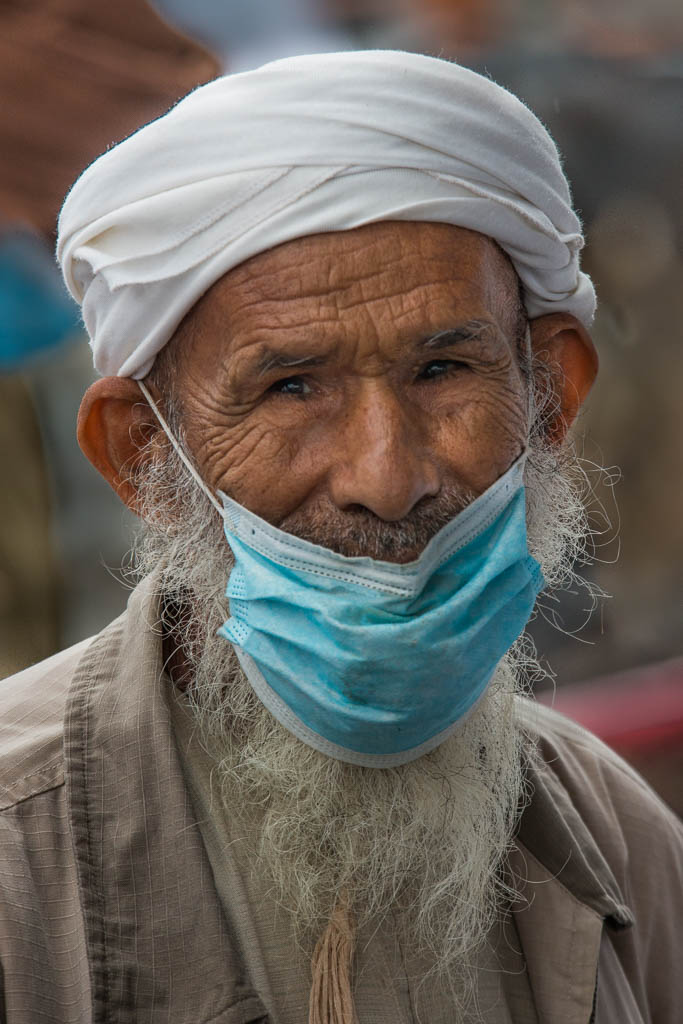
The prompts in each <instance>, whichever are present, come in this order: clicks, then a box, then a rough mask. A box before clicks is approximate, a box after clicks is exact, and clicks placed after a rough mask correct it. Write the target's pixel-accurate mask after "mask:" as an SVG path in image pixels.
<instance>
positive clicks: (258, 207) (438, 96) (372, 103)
mask: <svg viewBox="0 0 683 1024" xmlns="http://www.w3.org/2000/svg"><path fill="white" fill-rule="evenodd" d="M382 220H406V221H432V222H439V223H446V224H454V225H458V226H460V227H465V228H470V229H472V230H475V231H479V232H481V233H482V234H485V235H488V236H490V237H491V238H493V239H494V240H495V241H496V242H497V243H498V244H499V245H500V246H501V248H502V249H503V250H504V251H505V252H507V254H508V255H509V257H510V259H511V260H512V263H513V265H514V267H515V269H516V271H517V274H518V276H519V278H520V280H521V282H522V286H523V294H524V300H525V305H526V308H527V312H528V314H529V316H530V317H535V316H539V315H541V314H543V313H548V312H553V311H557V310H565V311H568V312H570V313H573V314H574V315H575V316H577V317H578V319H579V320H581V321H582V322H583V323H584V324H585V325H586V326H589V325H590V323H591V321H592V318H593V315H594V311H595V292H594V289H593V286H592V283H591V281H590V278H589V277H588V276H587V275H586V274H584V273H583V272H582V271H581V270H580V266H579V254H580V251H581V248H582V246H583V238H582V235H581V224H580V222H579V219H578V217H577V215H576V214H575V213H574V211H573V209H572V204H571V196H570V193H569V186H568V184H567V181H566V178H565V176H564V173H563V171H562V167H561V164H560V160H559V157H558V153H557V149H556V147H555V144H554V143H553V141H552V139H551V137H550V135H549V134H548V132H547V131H546V129H545V128H544V127H543V125H542V124H541V122H540V121H539V120H538V119H537V118H536V117H535V115H534V114H532V113H531V111H530V110H529V109H528V108H527V107H526V106H524V104H523V103H522V102H521V101H520V100H518V99H517V98H516V97H514V96H513V95H512V94H511V93H509V92H507V91H506V90H505V89H503V88H501V87H500V86H498V85H496V84H495V83H494V82H492V81H491V80H490V79H488V78H484V77H483V76H481V75H478V74H476V73H475V72H473V71H470V70H468V69H466V68H463V67H461V66H460V65H457V64H452V63H449V62H448V61H444V60H440V59H437V58H433V57H425V56H420V55H418V54H410V53H402V52H397V51H390V50H379V51H359V52H352V53H338V54H320V55H311V56H305V57H292V58H287V59H285V60H279V61H274V62H272V63H270V64H266V65H264V66H263V67H261V68H258V69H257V70H255V71H249V72H245V73H243V74H238V75H227V76H224V77H222V78H218V79H216V80H215V81H213V82H210V83H209V84H208V85H205V86H202V87H200V88H198V89H196V90H195V91H194V92H192V93H190V94H189V95H188V96H187V97H186V98H185V99H184V100H182V101H181V102H180V103H179V104H178V105H177V106H175V107H173V108H172V109H171V110H170V111H169V112H168V113H167V114H165V115H164V116H163V117H161V118H159V119H158V120H156V121H153V122H151V123H150V124H148V125H146V126H145V127H144V128H141V129H140V130H139V131H138V132H136V133H135V134H134V135H132V136H130V138H128V139H126V140H124V141H123V142H121V143H120V144H119V145H117V146H115V147H114V148H113V149H111V150H109V151H108V152H106V153H104V154H103V155H102V156H101V157H99V158H98V159H97V160H96V161H95V162H94V163H93V164H91V165H90V167H88V168H87V169H86V171H85V172H84V173H83V174H82V175H81V177H80V178H79V179H78V181H77V182H76V184H75V185H74V186H73V188H72V190H71V192H70V193H69V195H68V196H67V199H66V201H65V203H64V207H63V209H62V213H61V215H60V219H59V238H58V246H57V254H58V258H59V260H60V263H61V266H62V270H63V273H64V278H65V281H66V283H67V287H68V288H69V290H70V292H71V294H72V295H73V296H74V298H75V299H76V300H77V301H78V302H80V303H81V305H82V312H83V319H84V322H85V325H86V328H87V330H88V333H89V335H90V339H91V346H92V349H93V356H94V362H95V367H96V368H97V370H98V371H99V372H100V373H103V374H116V375H119V376H128V377H136V378H141V377H144V376H145V375H146V374H147V373H148V372H149V370H150V369H151V366H152V364H153V362H154V358H155V356H156V354H157V353H158V352H159V351H160V350H161V349H162V348H163V346H164V345H165V344H166V343H167V341H168V340H169V339H170V337H171V336H172V334H173V332H174V330H175V329H176V327H177V326H178V324H179V323H180V321H181V320H182V318H183V316H184V315H185V314H186V313H187V312H188V310H189V309H191V307H192V306H193V305H194V304H195V302H196V301H197V300H198V299H199V298H200V296H201V295H202V294H203V293H204V292H205V291H206V290H207V289H208V288H209V287H210V286H211V285H212V284H213V283H214V282H215V281H216V280H217V279H218V278H219V277H221V276H222V274H224V273H226V272H227V271H228V270H230V269H231V268H232V267H235V266H237V265H238V264H239V263H241V262H243V261H244V260H246V259H248V258H249V257H251V256H254V255H256V254H257V253H259V252H262V251H264V250H266V249H270V248H272V247H273V246H275V245H278V244H280V243H282V242H285V241H289V240H291V239H294V238H299V237H302V236H305V235H310V234H317V233H320V232H325V231H338V230H348V229H351V228H354V227H360V226H361V225H363V224H369V223H372V222H375V221H382Z"/></svg>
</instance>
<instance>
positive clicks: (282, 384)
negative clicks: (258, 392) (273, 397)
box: [268, 377, 311, 398]
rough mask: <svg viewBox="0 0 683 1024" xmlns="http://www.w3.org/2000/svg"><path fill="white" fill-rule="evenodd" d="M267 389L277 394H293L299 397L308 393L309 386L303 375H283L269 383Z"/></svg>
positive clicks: (309, 390)
mask: <svg viewBox="0 0 683 1024" xmlns="http://www.w3.org/2000/svg"><path fill="white" fill-rule="evenodd" d="M268 390H269V391H270V392H272V393H274V394H277V395H294V396H295V397H297V398H301V397H303V396H304V395H308V394H310V392H311V386H310V384H309V383H308V382H307V381H306V380H304V378H303V377H284V378H283V379H282V380H278V381H276V382H275V383H274V384H271V386H270V387H269V388H268Z"/></svg>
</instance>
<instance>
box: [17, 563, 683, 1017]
mask: <svg viewBox="0 0 683 1024" xmlns="http://www.w3.org/2000/svg"><path fill="white" fill-rule="evenodd" d="M171 707H172V699H171V689H170V683H169V680H168V678H167V676H166V675H165V673H164V671H163V663H162V652H161V638H160V631H159V627H158V604H157V601H156V599H155V597H154V594H153V589H152V587H151V585H150V583H149V581H145V582H143V583H142V584H141V585H140V586H139V587H138V588H137V589H136V590H135V591H134V592H133V594H132V595H131V599H130V603H129V607H128V611H127V612H126V613H125V614H124V615H123V616H121V617H120V618H119V619H117V620H116V622H114V623H112V625H111V626H109V627H107V629H105V630H104V631H103V632H102V633H101V634H99V635H98V636H97V637H95V638H94V639H92V640H91V641H85V642H83V643H82V644H79V645H77V646H76V647H75V648H71V649H70V650H68V651H65V652H63V653H62V654H59V655H56V656H55V657H54V658H50V659H48V660H47V661H45V662H42V663H41V664H39V665H36V666H34V667H33V668H31V669H28V670H26V671H25V672H22V673H19V674H18V675H16V676H12V677H10V678H9V679H6V680H4V681H2V682H0V966H1V967H2V974H1V978H0V1020H1V1021H6V1022H7V1024H38V1022H41V1021H45V1022H54V1024H62V1022H64V1024H80V1022H83V1024H86V1022H87V1024H90V1022H92V1024H105V1022H106V1024H114V1022H121V1024H123V1022H126V1024H129V1022H133V1021H134V1022H136V1024H137V1022H140V1024H162V1022H163V1024H190V1022H192V1024H251V1022H262V1024H265V1022H268V1021H270V1022H271V1024H273V1022H277V1021H281V1022H282V1024H285V1022H286V1021H288V1020H290V1019H291V1020H295V1019H296V1020H297V1021H299V1020H302V1018H301V1016H300V1014H301V1005H302V998H303V997H302V992H305V993H306V996H307V985H308V980H309V979H308V977H307V975H306V973H305V968H306V965H305V964H303V965H301V968H300V969H299V967H298V966H297V964H296V958H295V956H294V951H293V950H292V948H291V945H290V946H289V948H285V949H284V951H283V948H282V944H283V943H287V942H289V939H288V937H287V931H286V927H285V926H283V925H282V922H279V923H278V922H277V921H276V920H275V913H276V912H275V910H274V908H273V907H272V906H269V905H268V896H267V893H266V892H264V891H263V887H261V888H259V885H258V879H256V880H255V881H254V880H253V879H252V880H250V879H249V877H248V876H249V872H248V871H245V870H244V864H243V863H241V858H243V856H244V851H242V852H240V849H239V845H240V844H239V843H237V844H236V847H235V849H234V851H233V854H234V870H233V868H230V869H229V870H228V869H227V868H226V870H225V871H223V868H222V865H221V866H220V867H217V866H216V865H217V859H216V858H217V851H220V850H221V844H222V842H223V836H222V830H223V828H224V827H225V828H226V829H227V830H228V833H227V834H229V831H230V825H229V822H228V823H227V824H224V823H221V821H220V820H219V819H216V821H214V820H213V816H210V824H209V825H208V826H207V818H206V814H205V813H204V812H203V810H202V807H203V801H204V799H205V795H206V794H208V791H207V790H204V793H205V795H202V783H201V778H200V776H201V771H202V769H201V768H197V766H196V764H195V762H194V759H193V757H192V755H191V754H190V755H189V756H188V754H186V753H182V751H184V750H186V747H185V746H184V744H185V740H186V739H187V736H186V735H185V734H184V733H183V730H182V726H181V727H179V728H178V740H176V736H175V733H174V727H173V721H174V719H176V721H177V716H176V714H175V711H174V712H173V716H172V711H171ZM520 714H521V715H522V716H523V718H524V720H525V721H526V723H527V728H528V730H529V733H530V737H531V740H533V741H535V742H538V743H539V746H540V750H541V753H542V755H543V759H544V762H545V767H544V768H542V769H541V770H540V771H538V772H535V773H534V775H533V778H532V779H531V782H532V783H533V787H534V796H533V799H532V802H531V804H530V805H529V807H528V808H527V809H526V810H525V811H524V814H523V816H522V819H521V823H520V828H519V835H518V839H517V846H516V849H515V851H514V853H513V855H512V858H511V869H512V870H514V871H515V873H516V875H517V877H518V878H522V879H524V880H525V887H524V899H523V900H522V901H520V903H519V905H516V906H515V907H514V908H512V909H513V911H514V917H513V921H512V926H511V928H510V929H509V930H508V931H507V932H506V935H505V937H504V939H505V942H503V940H502V939H501V938H500V937H499V938H498V939H497V940H496V941H497V942H498V944H499V945H501V944H503V945H504V944H505V943H507V941H508V939H509V940H510V942H511V943H512V944H513V946H514V948H513V950H512V951H511V952H510V960H509V961H507V960H506V961H505V963H506V964H508V965H509V966H510V967H511V968H512V970H513V972H514V971H516V972H517V974H516V975H515V980H512V979H511V975H507V974H503V973H501V974H500V975H499V974H498V969H497V967H496V971H495V972H494V976H493V977H487V978H486V980H485V982H484V983H483V985H482V993H483V994H484V996H485V998H486V1000H489V1002H487V1003H486V1005H483V1006H482V1009H483V1010H486V1011H487V1012H488V1017H485V1020H487V1021H488V1022H489V1024H499V1022H501V1024H502V1022H506V1024H507V1022H508V1021H511V1022H515V1024H517V1022H524V1024H526V1022H527V1021H538V1022H539V1024H588V1022H589V1021H591V1020H594V1021H595V1022H596V1024H642V1022H652V1024H678V1021H680V1020H681V1007H682V1006H683V972H681V970H680V963H681V941H680V920H681V916H682V913H681V912H682V911H683V830H682V829H681V825H680V823H679V822H678V820H677V819H676V818H675V817H674V815H673V814H672V813H671V812H669V811H668V810H667V808H666V807H664V805H663V804H662V803H661V802H660V801H659V800H658V798H657V797H656V796H655V795H654V794H653V793H652V791H651V790H650V789H649V788H648V787H647V786H646V784H645V783H644V782H643V781H642V780H641V779H640V778H639V777H638V776H637V775H635V773H633V772H632V771H631V770H630V769H629V768H628V767H627V766H626V765H625V764H624V763H623V762H622V761H621V760H620V759H619V758H618V757H616V756H615V755H614V754H613V753H611V752H610V751H609V750H607V748H605V747H604V746H603V745H602V744H600V743H599V742H598V741H597V740H595V739H594V738H593V737H592V736H590V735H589V734H587V733H586V732H584V731H583V730H582V729H580V728H578V727H577V726H575V725H573V724H572V723H570V722H568V721H567V720H565V719H562V718H561V717H560V716H558V715H555V714H554V713H552V712H549V711H547V710H545V709H541V708H538V707H537V706H535V705H531V704H528V703H526V702H525V703H522V704H520ZM197 771H199V773H200V776H197V778H195V776H196V773H197ZM197 779H198V780H199V781H197ZM212 829H214V830H215V835H216V836H217V839H215V840H214V838H211V835H210V833H211V831H212ZM237 838H238V839H239V837H237ZM219 855H220V853H219ZM230 871H233V874H232V875H231V874H230ZM226 879H227V881H226ZM240 886H241V888H240ZM271 925H272V927H271ZM264 936H265V937H264ZM378 943H379V944H378V945H377V947H376V948H375V949H372V950H371V949H368V952H367V956H368V960H367V963H364V962H363V960H362V957H361V959H360V961H359V970H358V971H357V996H358V1005H359V1013H360V1022H361V1024H375V1022H376V1021H377V1022H379V1021H385V1020H386V1021H391V1022H392V1024H395V1022H397V1021H398V1022H402V1021H404V1020H406V1021H410V1022H411V1024H412V1022H413V1021H416V1020H417V1019H418V1018H417V1016H416V1012H417V1009H419V1008H420V1007H417V1008H416V1004H415V999H416V997H415V993H414V990H413V988H412V987H411V986H412V980H411V973H412V966H411V964H410V957H409V956H408V957H406V956H405V955H404V953H403V952H402V951H400V950H397V949H396V948H395V947H393V948H392V941H391V936H389V935H383V936H381V938H380V939H378ZM494 953H495V956H494V961H495V963H496V964H500V963H502V962H503V961H502V960H501V957H500V954H501V950H500V949H497V950H495V951H494ZM492 955H493V954H492ZM492 962H493V961H492ZM520 965H521V966H522V967H523V971H521V972H520V971H519V967H520ZM483 967H484V968H488V967H489V964H488V963H485V964H483ZM299 971H300V972H299ZM290 987H291V1003H290V1002H288V1000H289V999H290V995H289V990H290ZM430 998H431V994H430ZM392 1000H393V1002H392ZM287 1014H289V1016H287ZM382 1014H384V1015H383V1016H382ZM373 1015H374V1016H373ZM452 1019H453V1018H452V1016H449V1008H448V1005H447V1003H446V1002H444V1001H443V999H442V997H441V995H440V994H439V993H437V992H434V994H433V1000H432V1003H431V1004H429V1005H428V1006H427V1009H426V1012H425V1011H424V1010H423V1012H422V1014H421V1020H429V1021H431V1022H438V1021H446V1020H448V1021H451V1020H452ZM304 1021H305V1017H304V1018H303V1020H302V1024H304Z"/></svg>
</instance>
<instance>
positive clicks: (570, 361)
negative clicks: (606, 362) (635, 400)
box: [529, 313, 598, 444]
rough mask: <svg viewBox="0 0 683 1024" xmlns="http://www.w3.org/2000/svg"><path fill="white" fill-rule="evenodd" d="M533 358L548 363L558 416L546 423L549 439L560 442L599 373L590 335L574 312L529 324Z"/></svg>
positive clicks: (541, 317)
mask: <svg viewBox="0 0 683 1024" xmlns="http://www.w3.org/2000/svg"><path fill="white" fill-rule="evenodd" d="M529 328H530V332H531V352H532V355H533V357H534V360H540V361H541V362H543V363H545V364H546V365H547V367H548V369H549V371H550V381H551V382H552V387H553V390H554V393H555V408H556V412H555V415H554V416H553V417H552V419H551V420H550V422H549V423H548V424H547V428H546V430H547V435H548V437H549V439H550V440H551V441H552V442H553V443H555V444H559V443H560V442H561V441H563V440H564V438H565V437H566V434H567V431H568V430H569V428H570V427H571V425H572V423H573V422H574V420H575V419H576V415H577V413H578V411H579V409H580V408H581V406H582V405H583V402H584V400H585V398H586V396H587V395H588V392H589V391H590V389H591V386H592V384H593V381H594V380H595V377H596V375H597V372H598V353H597V352H596V351H595V346H594V344H593V342H592V340H591V336H590V334H589V333H588V331H587V330H586V328H585V327H584V326H583V324H582V323H581V321H580V320H577V319H576V317H575V316H572V315H571V313H549V314H547V315H546V316H539V317H537V318H536V319H535V320H531V321H530V323H529Z"/></svg>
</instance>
